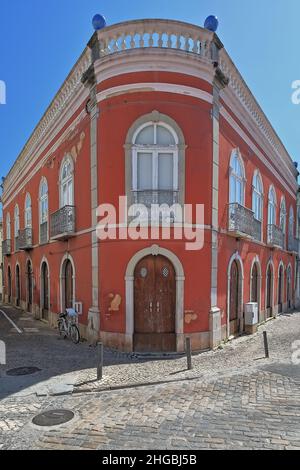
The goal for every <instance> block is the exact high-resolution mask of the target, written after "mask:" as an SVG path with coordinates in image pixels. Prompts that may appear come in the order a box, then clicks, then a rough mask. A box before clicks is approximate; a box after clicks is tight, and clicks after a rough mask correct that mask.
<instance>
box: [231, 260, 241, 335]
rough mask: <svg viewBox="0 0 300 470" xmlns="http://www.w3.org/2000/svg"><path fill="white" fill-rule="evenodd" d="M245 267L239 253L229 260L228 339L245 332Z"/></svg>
mask: <svg viewBox="0 0 300 470" xmlns="http://www.w3.org/2000/svg"><path fill="white" fill-rule="evenodd" d="M243 299H244V267H243V261H242V258H241V257H240V255H239V253H238V252H236V253H234V254H233V255H232V257H231V258H230V260H229V264H228V270H227V337H230V336H233V335H237V334H240V333H242V331H243V327H244V325H243V301H244V300H243Z"/></svg>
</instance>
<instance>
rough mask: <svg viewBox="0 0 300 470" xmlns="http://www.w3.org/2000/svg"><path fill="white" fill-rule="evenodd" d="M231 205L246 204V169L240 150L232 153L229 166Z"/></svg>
mask: <svg viewBox="0 0 300 470" xmlns="http://www.w3.org/2000/svg"><path fill="white" fill-rule="evenodd" d="M229 203H230V204H234V203H237V204H240V205H241V206H244V204H245V169H244V164H243V160H242V157H241V154H240V151H239V150H238V149H235V150H233V151H232V154H231V159H230V166H229Z"/></svg>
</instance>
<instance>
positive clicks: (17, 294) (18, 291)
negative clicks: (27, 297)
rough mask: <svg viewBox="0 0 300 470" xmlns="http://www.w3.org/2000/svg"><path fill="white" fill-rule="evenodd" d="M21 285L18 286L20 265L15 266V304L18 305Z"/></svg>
mask: <svg viewBox="0 0 300 470" xmlns="http://www.w3.org/2000/svg"><path fill="white" fill-rule="evenodd" d="M20 298H21V286H20V267H19V265H18V264H17V266H16V305H17V307H20Z"/></svg>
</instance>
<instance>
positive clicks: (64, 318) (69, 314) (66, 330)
mask: <svg viewBox="0 0 300 470" xmlns="http://www.w3.org/2000/svg"><path fill="white" fill-rule="evenodd" d="M76 318H77V313H76V312H75V310H73V309H67V310H66V312H65V313H60V314H59V319H58V331H59V335H60V336H61V337H63V338H64V339H65V338H67V337H69V338H71V340H72V341H73V343H74V344H78V343H79V342H80V333H79V329H78V326H77V325H76V323H75V322H76Z"/></svg>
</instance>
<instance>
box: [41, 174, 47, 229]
mask: <svg viewBox="0 0 300 470" xmlns="http://www.w3.org/2000/svg"><path fill="white" fill-rule="evenodd" d="M44 185H45V186H46V187H47V191H46V192H45V194H42V189H43V186H44ZM45 201H47V214H46V216H45V212H44V210H43V205H44V202H45ZM39 219H40V225H42V224H44V223H46V222H48V221H49V188H48V182H47V180H46V178H43V179H42V180H41V184H40V191H39Z"/></svg>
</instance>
